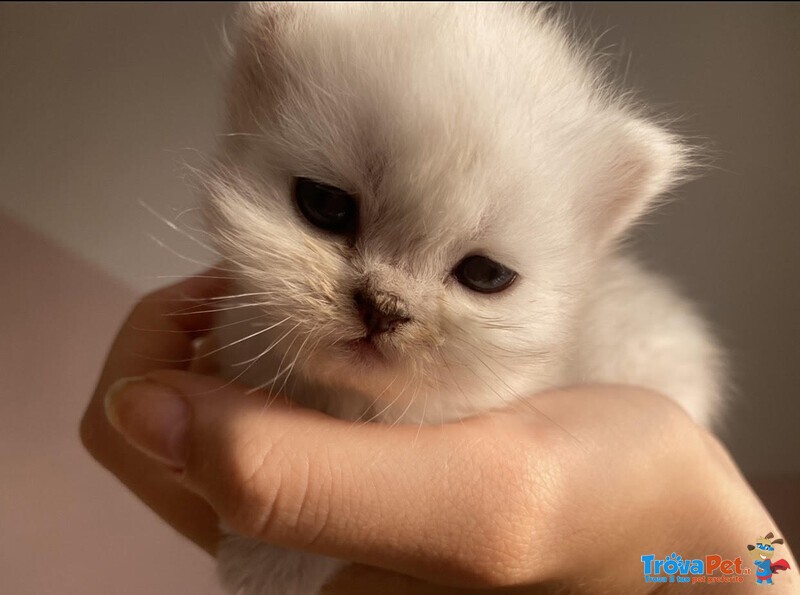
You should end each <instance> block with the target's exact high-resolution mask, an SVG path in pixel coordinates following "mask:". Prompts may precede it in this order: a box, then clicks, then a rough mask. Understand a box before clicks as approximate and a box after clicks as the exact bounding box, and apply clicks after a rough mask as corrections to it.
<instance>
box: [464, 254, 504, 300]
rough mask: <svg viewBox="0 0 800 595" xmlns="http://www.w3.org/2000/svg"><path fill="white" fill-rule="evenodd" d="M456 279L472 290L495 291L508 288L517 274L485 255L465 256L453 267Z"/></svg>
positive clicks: (481, 291)
mask: <svg viewBox="0 0 800 595" xmlns="http://www.w3.org/2000/svg"><path fill="white" fill-rule="evenodd" d="M453 274H454V275H455V277H456V279H458V281H459V282H460V283H461V284H462V285H465V286H467V287H469V288H470V289H472V290H473V291H479V292H480V293H496V292H498V291H503V290H504V289H506V288H508V287H509V286H510V285H511V284H512V283H513V282H514V280H515V279H516V278H517V274H516V273H515V272H514V271H512V270H511V269H509V268H507V267H504V266H503V265H502V264H500V263H499V262H495V261H493V260H492V259H491V258H486V257H485V256H479V255H474V256H467V257H466V258H465V259H464V260H462V261H461V262H459V263H458V264H457V265H456V268H455V269H453Z"/></svg>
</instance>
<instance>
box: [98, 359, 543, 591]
mask: <svg viewBox="0 0 800 595" xmlns="http://www.w3.org/2000/svg"><path fill="white" fill-rule="evenodd" d="M107 411H108V414H109V419H110V420H111V422H112V424H113V425H114V427H116V428H117V430H118V431H120V432H121V433H122V434H123V435H124V436H126V438H127V439H128V440H129V441H131V442H132V443H133V444H134V445H135V446H137V447H139V448H140V449H141V450H143V451H144V452H146V453H147V454H149V455H150V456H152V457H154V458H156V459H158V460H160V461H162V462H163V463H165V464H167V465H169V466H171V467H173V468H175V469H176V470H177V472H178V473H179V475H180V477H181V478H182V481H183V482H184V484H185V485H186V486H187V487H188V488H190V489H191V490H193V491H195V492H197V493H199V494H200V495H201V496H203V497H204V498H205V499H206V500H207V501H208V502H209V503H210V504H211V506H212V507H213V508H214V509H215V510H216V512H217V513H218V514H219V515H220V517H221V518H222V519H223V520H224V521H225V522H227V523H228V524H229V525H230V526H232V527H233V528H234V530H235V531H236V532H238V533H240V534H242V535H245V536H250V537H255V538H258V539H262V540H264V541H267V542H270V543H273V544H276V545H282V546H286V547H291V548H296V549H302V550H306V551H312V552H316V553H320V554H325V555H331V556H335V557H340V558H345V559H348V560H353V561H356V562H361V563H365V564H370V565H374V566H381V567H384V568H388V569H390V570H396V571H399V572H403V573H405V574H411V575H415V576H418V577H420V578H424V579H431V578H436V579H437V582H439V581H445V582H449V583H456V584H469V585H472V586H475V584H476V583H475V581H480V582H486V583H494V582H496V581H495V579H496V578H497V577H498V576H503V577H505V576H506V574H507V573H505V572H504V570H503V567H504V564H503V561H502V560H498V556H501V557H502V556H506V555H509V556H512V555H513V553H512V552H510V551H509V550H508V543H509V536H510V532H513V531H514V530H515V529H517V528H516V527H511V526H509V524H510V523H511V524H513V523H515V522H516V521H515V520H513V519H515V518H518V516H517V515H514V514H513V511H514V510H515V509H519V506H520V503H519V500H520V498H519V495H520V494H519V493H518V491H517V490H510V491H509V490H505V489H500V488H499V487H498V486H504V485H505V486H520V485H522V484H521V482H524V477H525V476H526V475H527V474H526V473H524V469H523V467H525V461H524V460H522V458H520V457H519V456H516V453H517V449H514V448H513V447H511V446H510V445H511V444H513V441H509V440H508V436H507V435H506V433H503V434H502V439H500V438H498V439H497V440H492V439H491V436H492V434H493V433H492V432H490V431H489V432H487V429H489V428H491V427H494V426H496V420H494V421H492V422H488V423H487V422H485V421H483V422H482V421H480V420H476V421H470V422H465V423H463V424H453V425H449V426H448V425H445V426H441V427H440V426H425V427H422V428H418V427H416V426H396V427H389V426H383V425H379V424H359V425H356V424H353V423H352V422H349V421H343V420H338V419H334V418H331V417H328V416H326V415H323V414H321V413H319V412H317V411H313V410H309V409H304V408H300V407H298V406H296V405H295V406H290V405H288V404H286V403H284V402H282V401H279V400H275V401H274V402H270V399H269V398H268V396H267V395H265V394H263V393H254V394H247V392H246V390H245V389H243V388H242V387H239V386H236V385H229V384H226V383H225V382H224V381H221V380H219V379H215V378H210V377H205V376H199V375H196V374H191V373H188V372H183V371H174V370H170V371H159V372H154V373H151V374H148V376H147V377H146V379H142V380H140V381H137V382H131V383H128V384H126V385H125V386H123V387H122V388H121V389H119V390H117V391H114V392H112V394H111V396H110V397H109V400H108V402H107ZM494 434H497V433H496V432H494ZM487 436H488V438H487ZM498 449H500V450H502V452H498ZM515 457H516V458H515ZM515 460H516V461H518V462H519V464H516V463H515V462H514V461H515ZM487 473H491V476H490V477H487ZM504 493H507V497H503V494H504ZM504 500H506V502H504ZM526 512H527V513H528V514H529V512H530V511H529V510H528V511H526ZM498 573H502V574H498ZM501 580H502V579H501Z"/></svg>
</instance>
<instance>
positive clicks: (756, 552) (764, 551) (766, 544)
mask: <svg viewBox="0 0 800 595" xmlns="http://www.w3.org/2000/svg"><path fill="white" fill-rule="evenodd" d="M773 537H774V536H773V535H772V532H770V533H767V534H766V535H765V536H764V537H762V538H760V539H759V540H758V541H756V544H755V545H748V546H747V549H748V550H750V555H751V556H753V563H754V564H755V565H756V568H757V570H756V581H757V582H758V584H759V585H760V584H762V583H764V582H765V581H766V583H767V584H768V585H771V584H773V582H772V575H773V574H775V573H776V572H778V571H779V570H789V563H788V562H787V561H786V560H783V559H781V560H776V561H775V562H773V561H772V556H774V555H775V544H782V543H783V539H780V538H779V539H773Z"/></svg>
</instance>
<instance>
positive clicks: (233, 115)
mask: <svg viewBox="0 0 800 595" xmlns="http://www.w3.org/2000/svg"><path fill="white" fill-rule="evenodd" d="M294 4H295V3H293V2H245V3H243V4H242V5H241V6H239V8H238V10H237V12H236V14H235V15H234V28H235V30H234V31H233V35H232V36H231V37H232V39H230V40H229V42H228V46H229V47H230V50H231V55H232V60H233V62H232V67H231V69H230V77H231V78H230V81H229V85H228V97H227V104H228V131H229V132H233V133H246V132H253V131H255V130H257V128H258V121H259V119H260V118H261V117H262V115H263V113H264V112H265V111H266V110H268V109H269V107H270V106H271V105H273V104H274V103H275V101H276V100H277V97H278V94H279V92H280V88H281V83H282V81H283V80H284V78H285V76H284V72H283V68H282V65H281V59H280V47H279V46H280V32H281V28H282V27H285V26H286V24H287V22H288V21H289V20H290V19H291V18H292V15H293V14H294V13H295V6H293V5H294ZM236 143H237V141H231V143H230V144H231V145H236Z"/></svg>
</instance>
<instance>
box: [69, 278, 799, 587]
mask: <svg viewBox="0 0 800 595" xmlns="http://www.w3.org/2000/svg"><path fill="white" fill-rule="evenodd" d="M215 276H216V275H214V274H213V273H206V275H205V276H199V277H195V278H191V279H188V280H186V281H182V282H180V283H178V284H176V285H173V286H171V287H168V288H166V289H163V290H160V291H158V292H155V293H153V294H150V295H148V296H147V297H145V298H144V299H143V300H142V301H141V302H140V303H139V304H138V305H137V306H136V307H135V308H134V310H133V311H132V313H131V315H130V317H129V318H128V320H127V321H126V323H125V324H124V325H123V327H122V329H121V330H120V332H119V335H118V336H117V339H116V340H115V342H114V344H113V346H112V348H111V350H110V352H109V355H108V359H107V361H106V364H105V367H104V370H103V372H102V374H101V377H100V380H99V382H98V385H97V389H96V391H95V393H94V395H93V397H92V399H91V401H90V403H89V405H88V407H87V409H86V412H85V414H84V417H83V420H82V423H81V438H82V440H83V443H84V445H85V446H86V448H87V449H88V450H89V452H90V453H91V454H92V455H93V456H94V457H95V458H96V459H97V460H98V461H99V462H100V463H101V464H102V465H103V466H105V467H106V468H107V469H108V470H110V471H111V472H112V473H113V474H115V475H116V476H117V477H118V478H119V479H120V480H121V481H122V482H123V483H124V484H125V485H126V486H127V487H128V488H129V489H130V490H131V491H133V492H134V493H135V494H136V495H137V496H138V497H139V498H140V499H141V500H142V501H143V502H145V503H146V504H147V505H148V506H149V507H150V508H152V509H153V510H154V511H155V512H156V513H157V514H158V515H160V516H161V517H162V518H163V519H164V520H165V521H166V522H168V523H169V524H170V525H172V526H173V527H174V528H175V529H177V530H178V531H179V532H181V533H182V534H183V535H185V536H186V537H188V538H189V539H190V540H192V541H193V542H195V543H196V544H197V545H199V546H200V547H202V548H203V549H205V550H206V551H207V552H209V553H210V554H212V555H213V553H214V551H215V547H216V544H217V542H218V540H219V538H220V532H219V530H218V525H219V521H220V519H222V520H223V521H225V522H226V523H228V524H229V525H230V526H231V527H233V529H234V530H235V531H236V532H237V533H239V534H242V535H247V536H253V537H258V538H261V539H263V540H265V541H268V542H271V543H274V544H276V545H280V546H284V547H290V548H296V549H301V550H306V551H310V552H316V553H320V554H325V555H329V556H334V557H338V558H343V559H347V560H352V561H354V562H355V563H356V564H354V565H352V566H350V567H349V568H348V569H346V570H345V571H344V572H343V573H342V574H341V575H340V576H339V577H337V579H336V580H335V581H334V583H333V584H332V585H331V586H330V587H328V589H327V592H330V593H359V592H363V593H369V592H373V591H374V590H375V589H378V588H380V589H381V591H382V593H385V594H389V593H406V592H408V593H412V592H413V593H450V592H456V591H459V590H461V589H462V588H466V587H469V588H476V587H483V588H498V589H499V588H503V589H504V590H507V589H512V590H513V591H514V592H517V591H519V592H526V593H527V592H539V591H552V590H559V591H562V592H563V591H566V592H587V593H598V592H611V593H617V592H619V593H622V592H624V593H637V592H648V591H649V590H653V589H654V588H655V587H657V585H655V584H652V583H645V582H644V580H643V571H642V564H641V562H640V556H641V555H642V554H647V553H653V554H655V555H656V556H657V557H659V558H662V557H664V556H666V555H667V554H669V553H671V552H678V553H680V554H681V555H682V556H683V557H684V558H690V557H691V558H695V557H698V558H699V557H704V556H705V555H707V554H719V555H721V556H723V557H725V558H729V559H735V558H736V557H742V558H743V560H746V559H747V556H744V554H745V553H746V551H747V550H746V544H747V543H751V542H752V541H753V539H755V538H756V537H757V536H759V535H763V534H765V533H766V532H768V531H772V532H774V533H775V534H777V535H779V534H780V530H779V529H778V528H777V527H776V526H775V524H774V521H773V520H772V519H771V518H770V516H769V514H768V513H767V511H766V510H765V509H764V507H763V506H762V504H761V503H760V502H759V500H758V499H757V498H756V497H755V495H754V494H753V492H752V491H751V489H750V487H749V486H748V485H747V483H746V482H745V481H744V479H743V478H742V476H741V474H740V472H739V471H738V469H737V468H736V466H735V465H734V463H733V462H732V461H731V458H730V456H729V455H728V453H727V452H726V451H725V449H724V448H723V447H722V446H721V445H720V443H719V442H718V441H717V439H716V438H715V437H714V436H713V435H712V434H710V433H709V432H708V431H707V430H705V429H704V428H701V427H699V426H697V425H695V424H694V423H693V422H692V421H691V420H690V419H689V418H688V416H687V415H686V414H684V413H683V411H682V410H681V409H680V408H679V407H677V406H676V405H675V404H674V403H673V402H672V401H671V400H669V399H667V398H665V397H663V396H661V395H658V394H655V393H652V392H649V391H646V390H643V389H639V388H635V387H624V386H584V387H569V388H564V389H559V390H553V391H548V392H545V393H541V394H538V395H532V396H531V397H530V398H529V399H527V400H526V404H527V405H526V406H525V407H517V408H515V409H514V410H513V411H512V410H508V411H499V412H494V413H491V414H487V415H484V416H481V417H478V418H474V419H470V420H465V421H463V422H460V423H454V424H445V425H442V426H423V427H417V426H402V425H399V426H393V427H390V426H384V425H379V424H358V425H354V424H352V423H351V422H346V421H342V420H337V419H332V418H329V417H327V416H324V415H322V414H320V413H318V412H316V411H310V410H305V409H302V408H298V407H297V406H294V407H292V406H291V405H290V404H287V403H285V402H283V401H282V400H280V399H270V398H269V397H268V396H267V395H265V394H263V393H253V394H247V389H246V388H243V387H239V386H236V385H232V384H230V383H226V382H225V381H223V380H220V379H217V378H214V377H212V376H207V375H201V374H198V373H197V371H198V370H200V368H199V367H198V366H197V360H195V361H194V363H191V362H192V359H193V357H194V355H195V352H194V347H193V342H194V340H195V339H197V338H198V337H201V336H202V335H203V332H204V331H203V330H202V329H208V328H209V327H211V326H212V325H213V320H212V314H211V313H208V312H205V313H198V314H192V315H180V316H174V315H171V313H175V312H176V311H178V310H181V309H183V308H185V307H186V301H185V299H186V298H187V297H188V298H197V299H203V298H211V297H213V296H216V295H219V294H220V293H222V292H223V291H224V281H222V280H219V279H214V278H212V277H215ZM195 345H196V344H195ZM165 362H171V363H169V364H165ZM190 365H191V366H192V367H191V370H190ZM165 366H170V367H169V368H165ZM123 378H127V379H128V380H126V381H122V382H119V380H120V379H123ZM131 379H133V380H131ZM112 385H113V386H112ZM110 389H111V390H110ZM782 557H784V558H786V559H787V560H789V562H790V565H791V567H792V568H793V570H791V571H788V572H786V573H781V574H780V575H778V576H777V577H776V580H775V583H776V584H775V586H774V587H773V589H774V590H776V591H777V592H793V591H796V590H797V589H798V588H800V581H798V576H797V571H796V570H795V568H796V564H795V561H794V558H793V557H792V555H791V552H790V551H789V549H788V547H787V548H786V549H785V550H784V551H783V553H782ZM365 565H366V566H365ZM745 565H746V563H745ZM745 578H746V579H750V578H751V577H745ZM422 581H425V582H429V583H430V582H432V583H435V586H434V585H428V586H423V582H422ZM716 587H719V585H712V586H709V587H708V588H709V589H713V588H716ZM693 588H694V589H700V590H703V586H701V585H694V586H693ZM724 588H725V590H726V592H729V591H737V590H738V592H743V593H744V592H749V591H750V590H752V591H754V592H755V589H756V588H758V587H757V586H756V585H755V581H754V580H753V581H750V580H746V581H745V582H744V583H743V584H740V585H733V586H731V585H725V587H724ZM504 592H505V591H504ZM712 592H714V591H712Z"/></svg>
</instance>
